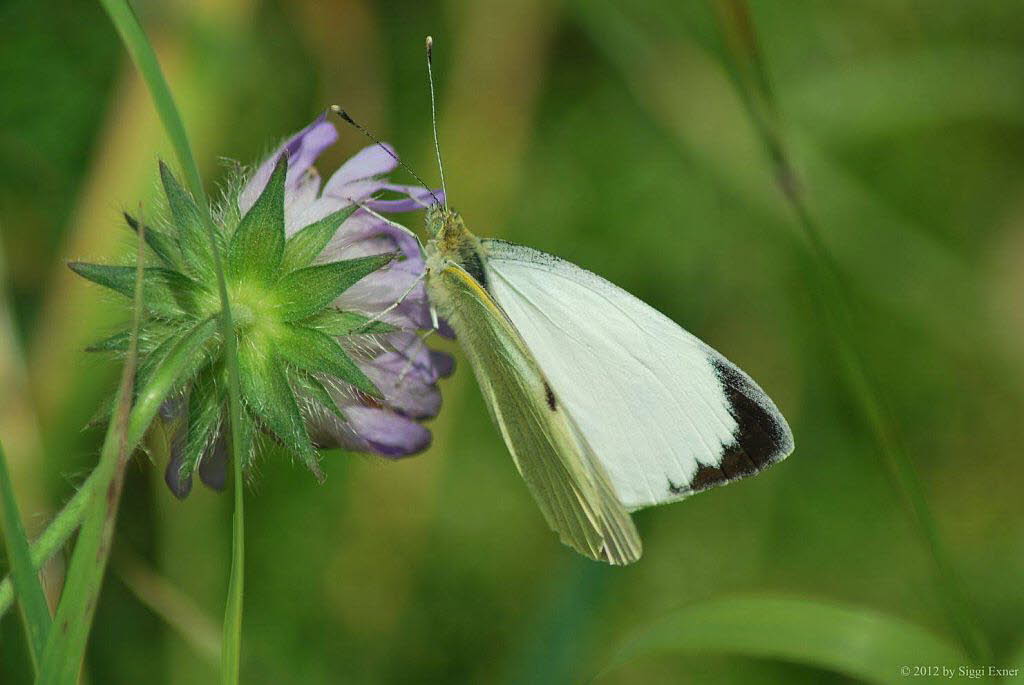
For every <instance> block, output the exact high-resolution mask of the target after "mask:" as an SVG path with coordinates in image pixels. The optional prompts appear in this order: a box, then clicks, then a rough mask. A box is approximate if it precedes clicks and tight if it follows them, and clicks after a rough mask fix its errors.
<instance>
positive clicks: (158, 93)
mask: <svg viewBox="0 0 1024 685" xmlns="http://www.w3.org/2000/svg"><path fill="white" fill-rule="evenodd" d="M100 3H101V4H102V5H103V7H104V9H105V10H106V11H107V14H108V15H109V16H110V20H111V21H112V22H113V24H114V27H115V28H116V29H117V32H118V33H119V34H120V35H121V40H122V41H123V42H124V44H125V47H126V48H127V49H128V52H129V53H130V54H131V56H132V59H133V60H134V62H135V65H136V66H137V67H138V69H139V72H140V73H141V74H142V77H143V79H144V80H145V81H146V86H147V87H148V88H149V92H150V95H151V96H152V97H153V105H154V106H155V107H156V110H157V112H158V114H159V115H160V119H161V121H162V122H163V124H164V128H165V130H166V131H167V136H168V138H170V141H171V145H172V146H173V147H174V152H175V155H176V156H177V157H178V163H179V164H180V165H181V167H182V169H183V170H184V172H185V177H186V179H187V180H188V185H189V187H190V188H191V190H192V195H193V197H194V199H195V201H196V203H197V204H198V205H199V207H200V210H201V212H202V215H203V223H204V224H205V226H206V231H207V234H208V236H209V239H210V247H211V249H212V253H213V264H214V270H215V272H216V274H217V285H218V290H219V294H220V300H221V317H220V318H221V334H222V337H223V339H224V350H225V358H226V359H227V367H228V406H229V410H230V414H231V417H230V421H229V430H230V433H231V459H232V461H233V463H234V471H235V486H234V487H235V490H236V492H235V513H234V521H233V529H232V537H233V543H232V556H231V579H230V581H229V585H228V599H227V605H226V608H225V616H224V647H223V652H222V672H221V678H222V681H223V682H225V683H237V682H238V668H239V655H240V653H241V644H240V642H241V621H242V590H243V574H244V558H243V553H244V551H245V546H244V541H243V538H244V535H245V522H244V519H243V510H242V506H243V497H242V492H241V488H242V487H244V482H243V480H242V478H241V471H242V457H243V455H242V454H241V444H242V443H241V430H240V428H241V427H240V423H241V418H240V417H241V413H242V403H241V392H240V389H239V388H240V379H239V373H238V354H237V347H238V345H237V341H236V339H235V328H234V325H233V323H232V319H231V305H230V302H229V300H228V288H227V282H226V281H225V279H224V268H223V261H222V258H221V254H220V249H219V248H218V246H217V240H216V230H217V229H216V227H215V226H214V224H213V217H212V216H211V215H210V206H209V203H208V202H207V200H206V193H205V192H204V190H203V183H202V179H201V177H200V175H199V167H198V166H197V165H196V161H195V158H194V157H193V156H192V149H191V147H190V146H189V143H188V135H187V134H186V132H185V126H184V124H183V123H182V120H181V115H180V114H179V113H178V109H177V107H176V106H175V104H174V98H173V96H172V95H171V91H170V88H169V87H168V85H167V80H166V79H165V78H164V75H163V71H162V70H161V69H160V63H159V62H158V61H157V57H156V53H155V52H154V51H153V46H152V45H151V44H150V42H149V40H148V39H147V38H146V34H145V32H144V31H143V30H142V26H141V25H140V24H139V20H138V17H136V16H135V12H134V11H133V10H132V8H131V5H129V3H128V2H127V0H100Z"/></svg>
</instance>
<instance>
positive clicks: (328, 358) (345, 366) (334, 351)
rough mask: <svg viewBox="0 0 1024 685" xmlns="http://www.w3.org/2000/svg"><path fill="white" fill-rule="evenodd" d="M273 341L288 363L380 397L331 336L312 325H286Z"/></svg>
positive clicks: (371, 383)
mask: <svg viewBox="0 0 1024 685" xmlns="http://www.w3.org/2000/svg"><path fill="white" fill-rule="evenodd" d="M275 343H276V344H277V347H276V349H277V351H278V352H279V353H280V355H281V356H282V357H283V358H284V360H285V361H286V362H288V363H289V364H292V365H293V366H296V367H298V368H300V369H302V370H303V371H307V372H309V373H327V374H330V375H332V376H335V377H337V378H340V379H341V380H343V381H345V382H346V383H348V384H350V385H353V386H355V387H356V388H358V389H360V390H362V391H363V392H365V393H366V394H368V395H371V396H372V397H377V398H380V397H382V395H381V392H380V390H378V389H377V386H375V385H374V384H373V381H371V380H370V379H369V378H367V377H366V374H364V373H363V372H362V370H361V369H360V368H359V367H358V366H356V363H355V362H354V361H352V358H351V357H349V356H348V353H346V352H345V350H343V349H342V347H341V345H339V344H338V341H337V340H335V339H334V338H332V337H331V336H329V335H326V334H325V333H321V332H320V331H318V330H316V329H313V328H304V327H302V326H290V325H286V326H284V327H282V329H281V331H280V333H279V334H278V336H277V337H276V338H275Z"/></svg>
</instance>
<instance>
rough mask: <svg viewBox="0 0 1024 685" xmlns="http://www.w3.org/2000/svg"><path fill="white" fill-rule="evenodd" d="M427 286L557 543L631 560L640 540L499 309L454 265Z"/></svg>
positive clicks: (578, 433) (590, 452)
mask: <svg viewBox="0 0 1024 685" xmlns="http://www.w3.org/2000/svg"><path fill="white" fill-rule="evenodd" d="M427 283H428V288H429V290H430V291H431V296H432V299H433V301H434V302H435V303H436V304H437V305H438V308H439V310H441V313H442V314H443V315H444V316H446V318H447V319H448V321H449V323H450V324H451V326H452V327H453V328H454V329H455V332H456V334H457V336H458V339H459V342H460V343H461V345H462V347H463V349H464V350H465V353H466V356H467V357H468V359H469V362H470V365H471V366H472V367H473V371H474V373H475V374H476V378H477V382H478V383H479V385H480V390H481V392H482V394H483V396H484V399H485V401H486V403H487V406H488V409H489V410H490V413H491V415H492V417H493V418H494V422H495V423H496V424H497V426H498V428H499V429H500V431H501V434H502V437H503V438H504V439H505V442H506V444H507V445H508V448H509V451H510V452H511V453H512V457H513V460H514V461H515V464H516V467H517V468H518V469H519V472H520V474H522V476H523V479H524V480H526V483H527V485H528V486H529V488H530V491H531V492H532V494H533V496H534V498H535V499H536V501H537V503H538V505H539V506H540V508H541V511H542V512H543V513H544V517H545V518H546V519H547V521H548V523H549V525H550V526H551V527H552V528H553V529H554V530H555V531H556V532H558V534H559V536H560V537H561V539H562V541H563V542H565V543H566V544H568V545H570V546H571V547H573V548H575V549H576V550H577V551H579V552H581V553H582V554H585V555H586V556H589V557H591V558H593V559H597V560H601V561H607V562H610V563H613V564H627V563H630V562H633V561H635V560H637V559H638V558H639V557H640V552H641V544H640V537H639V535H638V534H637V531H636V528H635V527H634V526H633V522H632V521H631V520H630V516H629V514H628V512H627V511H626V509H625V508H624V507H623V505H622V503H621V502H620V501H619V500H618V499H617V497H616V495H615V492H614V490H613V488H612V486H611V483H610V481H609V479H608V475H607V474H606V473H605V471H604V468H603V467H602V465H601V463H600V462H599V461H598V460H597V458H596V457H595V455H594V453H593V450H592V449H591V448H590V446H589V444H588V441H587V439H586V438H584V436H583V434H582V433H581V431H580V430H579V429H578V427H577V426H576V425H575V423H574V422H573V420H572V418H571V417H570V416H569V414H568V413H566V411H565V410H564V408H563V406H562V405H561V403H560V399H559V396H558V393H557V391H555V390H553V389H552V387H551V385H550V383H549V382H548V381H547V379H546V377H545V375H544V373H543V372H542V371H541V369H540V367H539V366H538V365H537V362H536V360H535V359H534V357H533V355H532V354H531V352H530V350H529V348H528V347H527V345H526V344H525V343H524V342H523V339H522V337H521V336H520V335H519V333H518V331H517V330H516V328H515V326H513V325H512V323H511V322H510V321H509V319H508V317H507V316H506V314H505V313H504V311H502V309H501V307H500V306H498V305H497V304H496V303H495V302H494V300H493V299H492V298H491V296H490V294H489V293H488V292H487V290H486V289H485V288H484V287H483V286H481V284H480V283H479V282H478V281H477V280H476V279H475V278H473V276H471V275H470V274H469V273H468V272H467V271H466V270H465V269H463V268H462V267H461V266H459V265H457V264H454V263H452V264H449V265H448V266H446V267H445V268H444V269H443V270H441V271H440V272H439V273H436V274H433V275H432V276H431V277H430V278H428V281H427Z"/></svg>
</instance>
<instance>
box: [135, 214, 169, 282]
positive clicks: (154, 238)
mask: <svg viewBox="0 0 1024 685" xmlns="http://www.w3.org/2000/svg"><path fill="white" fill-rule="evenodd" d="M124 219H125V221H127V222H128V226H130V227H131V229H132V230H133V231H135V232H136V233H138V232H139V221H138V219H136V218H135V217H133V216H132V215H131V214H129V213H128V212H125V213H124ZM142 235H143V239H144V240H145V241H146V244H147V245H149V248H150V249H151V250H153V254H155V255H156V256H157V257H159V258H160V261H162V262H163V263H164V264H165V265H167V267H168V268H171V269H174V270H175V271H180V270H181V252H180V251H179V250H178V246H177V245H175V244H174V239H173V238H171V237H170V236H169V235H167V234H166V233H162V232H160V231H157V230H154V229H153V228H150V227H149V226H145V227H144V230H143V232H142Z"/></svg>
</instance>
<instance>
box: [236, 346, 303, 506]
mask: <svg viewBox="0 0 1024 685" xmlns="http://www.w3.org/2000/svg"><path fill="white" fill-rule="evenodd" d="M238 362H239V371H240V376H241V381H242V396H243V398H244V399H245V402H246V404H247V405H248V406H249V407H250V408H251V409H252V411H253V413H255V414H256V415H257V416H258V417H260V419H262V421H263V423H264V424H266V426H267V428H269V429H270V430H271V431H272V432H273V433H274V435H276V436H277V437H278V439H280V440H281V442H282V443H284V445H285V447H287V448H288V449H289V450H291V451H292V452H293V453H295V454H296V455H298V456H299V457H300V458H301V459H302V461H303V462H304V463H305V464H306V466H308V467H309V470H310V471H312V472H313V474H314V475H315V476H316V477H317V478H318V479H320V480H323V472H322V471H321V470H320V465H319V464H318V463H317V455H316V451H315V450H314V449H313V444H312V443H311V442H310V440H309V435H307V433H306V426H305V424H304V423H303V421H302V414H300V413H299V407H298V405H297V404H296V403H295V394H294V393H293V392H292V388H291V385H290V384H289V383H288V377H287V376H286V375H285V371H284V367H283V366H282V364H281V362H280V360H278V359H277V358H276V357H273V356H269V357H266V356H261V355H260V353H259V352H258V351H257V350H256V348H255V347H253V346H252V345H241V346H239V350H238ZM235 487H240V484H238V483H236V485H235Z"/></svg>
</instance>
